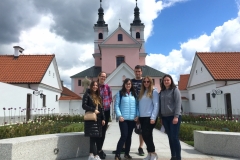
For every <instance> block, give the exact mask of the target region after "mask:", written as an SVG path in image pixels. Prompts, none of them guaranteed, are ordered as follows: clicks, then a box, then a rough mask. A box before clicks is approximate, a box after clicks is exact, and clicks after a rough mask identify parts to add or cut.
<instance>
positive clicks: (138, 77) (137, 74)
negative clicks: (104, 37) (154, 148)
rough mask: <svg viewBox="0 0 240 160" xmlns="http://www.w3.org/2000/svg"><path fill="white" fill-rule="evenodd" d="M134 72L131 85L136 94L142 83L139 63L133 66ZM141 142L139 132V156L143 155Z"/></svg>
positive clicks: (142, 142)
mask: <svg viewBox="0 0 240 160" xmlns="http://www.w3.org/2000/svg"><path fill="white" fill-rule="evenodd" d="M134 73H135V78H133V79H132V85H133V87H134V89H135V91H136V94H137V96H138V95H139V93H140V90H141V85H142V67H141V66H140V65H136V66H135V68H134ZM143 144H144V141H143V138H142V135H141V134H139V148H138V154H139V155H140V156H144V152H143Z"/></svg>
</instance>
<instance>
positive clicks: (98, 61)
mask: <svg viewBox="0 0 240 160" xmlns="http://www.w3.org/2000/svg"><path fill="white" fill-rule="evenodd" d="M95 66H101V60H100V57H95Z"/></svg>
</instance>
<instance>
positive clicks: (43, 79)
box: [0, 46, 63, 124]
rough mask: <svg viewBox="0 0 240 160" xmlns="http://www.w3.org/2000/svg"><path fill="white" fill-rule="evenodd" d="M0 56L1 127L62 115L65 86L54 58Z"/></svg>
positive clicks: (18, 51) (42, 56)
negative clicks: (44, 115) (47, 115)
mask: <svg viewBox="0 0 240 160" xmlns="http://www.w3.org/2000/svg"><path fill="white" fill-rule="evenodd" d="M14 50H15V51H14V55H0V124H3V123H4V122H5V123H14V122H17V121H24V120H28V119H30V118H33V116H34V115H42V114H56V113H59V98H60V96H61V93H62V90H63V88H62V84H61V80H60V75H59V72H58V67H57V62H56V59H55V55H20V53H22V51H23V49H22V48H21V47H19V46H15V47H14Z"/></svg>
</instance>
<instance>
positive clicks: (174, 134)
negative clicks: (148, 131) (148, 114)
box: [162, 116, 182, 160]
mask: <svg viewBox="0 0 240 160" xmlns="http://www.w3.org/2000/svg"><path fill="white" fill-rule="evenodd" d="M173 118H174V116H168V117H162V124H163V126H164V128H165V131H166V133H167V135H168V140H169V145H170V150H171V155H172V157H176V158H177V159H178V160H181V145H180V141H179V138H178V136H179V130H180V124H181V120H182V116H179V117H178V123H177V124H173Z"/></svg>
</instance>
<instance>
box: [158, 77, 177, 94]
mask: <svg viewBox="0 0 240 160" xmlns="http://www.w3.org/2000/svg"><path fill="white" fill-rule="evenodd" d="M166 77H168V78H170V79H171V84H170V87H169V89H173V88H176V85H175V84H174V82H173V79H172V76H170V75H169V74H166V75H164V76H163V78H162V82H161V91H164V90H165V89H166V87H165V85H164V78H166Z"/></svg>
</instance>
